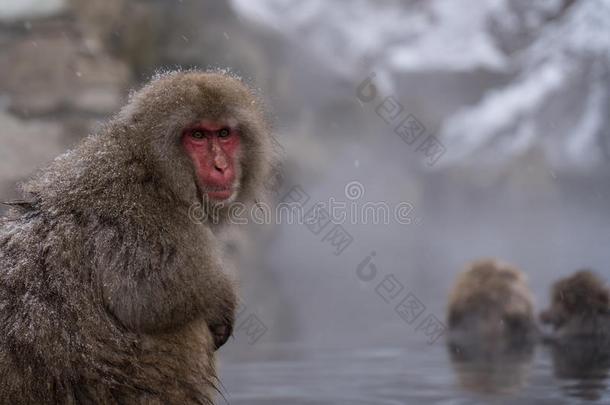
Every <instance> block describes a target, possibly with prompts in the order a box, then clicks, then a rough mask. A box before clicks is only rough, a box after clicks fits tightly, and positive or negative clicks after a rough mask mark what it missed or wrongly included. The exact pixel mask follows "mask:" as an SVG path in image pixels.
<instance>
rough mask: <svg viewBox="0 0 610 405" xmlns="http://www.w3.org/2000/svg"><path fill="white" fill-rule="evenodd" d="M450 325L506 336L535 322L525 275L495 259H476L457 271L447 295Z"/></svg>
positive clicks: (529, 328)
mask: <svg viewBox="0 0 610 405" xmlns="http://www.w3.org/2000/svg"><path fill="white" fill-rule="evenodd" d="M448 323H449V328H450V329H451V330H452V331H460V330H465V331H469V332H474V333H480V334H481V335H483V336H485V335H491V336H498V337H501V336H506V335H512V334H520V333H522V332H526V333H527V332H529V331H530V330H531V329H532V327H533V326H534V316H533V299H532V296H531V293H530V291H529V289H528V287H527V284H526V280H525V276H524V275H523V273H522V272H520V271H519V270H518V269H516V268H514V267H512V266H510V265H508V264H504V263H501V262H498V261H496V260H479V261H476V262H474V263H472V264H471V265H469V266H468V268H467V269H466V271H464V272H463V273H462V274H460V275H459V277H458V280H457V282H456V284H455V287H454V289H453V292H452V293H451V295H450V299H449V311H448Z"/></svg>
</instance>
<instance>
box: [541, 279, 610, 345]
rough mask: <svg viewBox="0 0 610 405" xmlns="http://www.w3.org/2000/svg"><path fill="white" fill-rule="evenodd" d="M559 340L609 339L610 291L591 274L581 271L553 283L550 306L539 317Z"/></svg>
mask: <svg viewBox="0 0 610 405" xmlns="http://www.w3.org/2000/svg"><path fill="white" fill-rule="evenodd" d="M540 320H541V321H542V322H543V323H547V324H550V325H551V326H552V327H553V329H554V334H555V335H556V336H558V337H562V336H565V337H569V336H574V337H575V336H583V337H584V336H595V335H603V336H605V337H607V338H610V290H609V289H608V287H606V286H605V285H604V282H603V281H602V280H601V279H600V278H599V277H598V276H597V275H596V274H595V273H593V272H591V271H588V270H581V271H578V272H576V273H575V274H573V275H572V276H570V277H566V278H564V279H561V280H559V281H557V282H556V283H555V284H553V288H552V290H551V307H550V308H549V309H548V310H546V311H544V312H542V313H541V314H540Z"/></svg>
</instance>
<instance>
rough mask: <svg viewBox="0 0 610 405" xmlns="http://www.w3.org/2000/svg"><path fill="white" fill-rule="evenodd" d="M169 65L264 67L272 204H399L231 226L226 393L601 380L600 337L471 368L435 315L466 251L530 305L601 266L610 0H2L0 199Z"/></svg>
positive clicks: (540, 390)
mask: <svg viewBox="0 0 610 405" xmlns="http://www.w3.org/2000/svg"><path fill="white" fill-rule="evenodd" d="M178 67H181V68H192V67H196V68H203V69H207V68H229V69H230V70H231V71H232V72H234V73H236V74H238V75H240V76H242V77H243V78H244V79H245V80H246V81H247V82H248V83H250V84H251V85H252V86H254V87H255V88H257V89H260V92H261V94H262V95H263V96H264V97H265V101H266V103H267V105H268V107H269V108H268V109H269V111H270V112H271V115H272V118H273V121H274V128H275V132H276V136H277V138H278V141H279V143H280V144H281V145H282V147H283V155H284V156H283V168H282V176H281V181H280V185H279V187H278V189H277V190H275V192H274V195H273V198H272V201H270V202H271V203H278V202H280V201H298V202H299V204H302V205H303V206H304V208H305V210H307V209H309V208H310V207H312V206H314V205H315V203H316V202H328V201H329V199H331V198H333V199H335V200H336V201H340V202H341V201H342V202H346V203H349V204H350V206H357V207H362V206H363V205H364V204H367V203H368V204H377V203H384V204H386V205H387V206H388V207H390V208H391V209H392V211H391V214H392V215H391V216H390V218H389V220H388V221H378V222H380V223H376V224H375V223H371V221H369V222H368V223H365V222H366V221H361V220H356V221H346V222H345V223H343V224H342V225H341V226H340V227H337V226H336V225H335V223H329V224H326V225H325V226H324V224H323V223H320V224H318V225H317V226H307V225H305V224H302V223H301V224H299V223H292V224H290V223H286V222H288V221H282V223H279V224H265V225H257V224H252V223H251V224H249V225H248V226H246V227H243V228H242V229H235V230H232V231H231V232H229V233H227V235H225V236H224V237H225V239H226V254H227V262H228V263H230V264H231V267H232V268H234V269H236V270H235V271H236V272H237V274H238V277H239V280H240V290H241V291H240V295H241V297H242V302H243V304H242V307H241V310H240V314H239V317H238V323H237V327H236V330H235V336H234V339H233V340H232V341H230V343H229V344H228V345H227V346H225V347H223V348H222V350H221V351H220V363H221V377H222V382H223V386H222V387H221V392H222V394H223V396H224V400H225V401H226V402H227V403H230V404H292V403H294V404H360V403H361V404H405V403H445V404H461V403H489V402H494V403H534V402H535V403H549V404H551V403H552V404H561V403H573V402H575V401H576V402H578V401H593V402H598V403H609V402H610V389H609V388H608V381H607V377H608V373H609V369H610V360H609V359H608V358H607V357H603V356H600V355H598V354H595V353H593V354H591V355H590V356H589V357H587V358H581V357H579V358H576V359H574V358H567V359H566V358H565V357H561V356H562V354H561V353H557V352H554V351H552V350H550V349H549V348H546V347H543V346H541V347H537V348H536V349H535V350H534V351H533V352H531V353H526V355H524V356H520V357H519V358H518V359H516V360H514V361H512V362H501V361H500V362H495V363H494V362H491V363H490V362H488V363H486V364H485V365H484V367H482V368H480V367H479V368H477V367H470V368H464V367H463V366H462V365H460V364H459V363H456V361H455V359H454V358H453V357H451V356H450V355H449V354H448V352H447V349H446V347H445V342H444V336H443V334H444V322H445V311H446V305H447V294H448V292H449V290H450V288H451V285H452V283H453V281H454V279H455V276H456V274H457V273H458V272H459V271H460V270H462V268H463V267H464V265H465V264H466V263H467V262H469V261H471V260H473V259H477V258H480V257H498V258H500V259H502V260H505V261H507V262H509V263H512V264H514V265H516V266H518V267H519V268H521V269H522V270H523V271H524V272H525V273H526V274H527V276H528V279H529V284H530V287H531V288H532V290H533V293H534V295H535V297H536V308H537V310H541V309H543V308H544V307H545V306H546V305H548V289H549V286H550V285H551V283H552V282H554V281H555V280H556V279H558V278H560V277H563V276H565V275H567V274H570V273H572V272H573V271H575V270H577V269H580V268H583V267H588V268H592V269H594V270H596V271H597V272H598V273H599V274H600V275H602V277H604V278H605V279H606V280H607V281H608V279H610V267H609V264H608V262H609V261H608V259H609V258H610V217H609V215H608V214H609V213H610V1H608V0H539V1H536V2H531V1H528V0H491V1H486V2H477V3H476V5H475V3H466V2H457V1H451V0H428V1H424V0H378V1H375V0H351V1H339V0H334V1H322V0H301V1H297V0H248V1H247V0H232V1H227V2H223V1H212V0H199V1H198V0H133V1H127V0H0V200H2V201H6V200H10V199H12V198H16V197H18V196H19V194H18V192H17V188H16V185H17V184H18V183H19V182H20V181H23V180H26V179H27V178H28V176H29V175H31V174H32V172H33V171H35V170H36V169H37V168H40V167H43V166H44V165H45V164H46V163H48V162H50V161H51V160H52V159H53V158H54V157H55V156H57V155H58V154H60V153H62V152H63V151H65V150H67V149H69V148H70V147H72V146H73V145H75V144H76V143H77V142H78V141H79V140H80V139H82V138H83V137H84V136H86V135H87V134H90V133H92V132H95V130H96V128H98V127H99V125H100V123H101V122H103V120H105V119H106V118H108V117H109V116H111V115H112V114H113V113H114V112H116V111H117V110H118V109H119V108H120V107H121V105H122V104H123V103H124V102H125V100H126V97H127V95H128V94H129V91H130V90H131V89H135V88H138V86H140V85H141V84H142V83H144V82H146V81H148V80H149V79H150V77H151V76H152V75H153V74H154V73H155V72H160V71H165V70H169V69H174V68H178ZM398 206H403V207H407V210H406V215H405V216H403V218H402V219H403V220H401V221H397V220H396V218H395V216H394V215H393V213H394V208H395V207H398ZM2 209H3V208H0V210H2ZM403 213H405V211H403ZM219 401H220V402H221V403H222V402H223V399H222V398H221V399H220V400H219Z"/></svg>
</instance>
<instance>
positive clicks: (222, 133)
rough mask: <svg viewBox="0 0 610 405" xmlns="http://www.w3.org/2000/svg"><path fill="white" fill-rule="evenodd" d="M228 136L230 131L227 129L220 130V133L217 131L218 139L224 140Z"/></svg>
mask: <svg viewBox="0 0 610 405" xmlns="http://www.w3.org/2000/svg"><path fill="white" fill-rule="evenodd" d="M229 135H231V131H230V130H229V128H222V129H221V130H220V131H218V137H219V138H226V137H228V136H229Z"/></svg>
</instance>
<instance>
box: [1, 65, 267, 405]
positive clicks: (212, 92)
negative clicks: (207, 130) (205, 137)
mask: <svg viewBox="0 0 610 405" xmlns="http://www.w3.org/2000/svg"><path fill="white" fill-rule="evenodd" d="M228 118H233V119H236V120H237V121H238V123H239V128H240V131H241V134H242V145H243V146H244V147H243V150H244V151H245V153H244V154H243V156H242V158H241V160H242V161H241V165H242V167H243V170H242V171H241V173H242V176H241V179H240V180H241V191H240V193H239V195H238V197H237V201H239V202H249V201H252V200H253V199H255V198H257V193H259V192H260V191H261V190H262V186H263V184H264V183H265V182H266V181H267V180H268V177H269V176H270V171H271V169H272V157H271V155H270V151H271V145H272V143H271V136H270V134H269V131H268V127H267V125H266V123H265V120H264V115H263V110H262V106H261V103H260V101H259V100H258V99H257V98H256V97H255V96H254V95H253V93H252V91H250V90H249V89H248V88H247V87H246V86H245V85H243V84H242V83H241V82H240V81H239V80H238V79H236V78H233V77H231V76H229V75H226V74H222V73H214V72H210V73H202V72H197V71H189V72H171V73H167V74H163V75H159V76H158V77H156V78H155V79H154V80H153V81H152V82H151V83H149V84H148V85H147V86H145V87H144V88H143V89H142V90H140V91H138V92H136V93H134V94H133V95H132V96H131V97H130V101H129V103H128V104H127V106H126V107H125V108H123V109H122V110H121V112H120V113H119V114H118V115H117V116H116V117H115V118H113V119H112V120H111V121H110V122H109V123H108V124H107V125H106V126H105V128H104V129H103V130H102V131H100V133H99V134H96V135H93V136H90V137H88V138H87V139H86V140H85V141H84V142H83V143H82V144H81V145H80V146H79V147H77V148H76V149H75V150H73V151H71V152H68V153H66V154H65V155H63V156H61V157H59V158H58V159H56V161H55V162H54V163H53V164H52V165H51V166H50V167H49V168H48V169H46V170H44V171H42V172H41V173H40V174H39V175H37V176H36V177H35V178H34V179H33V180H31V181H30V182H29V183H27V184H26V185H25V186H24V192H25V194H26V196H25V197H26V200H27V203H21V205H20V206H19V207H17V208H15V209H14V210H13V211H12V213H11V214H10V215H9V216H8V217H6V218H4V219H2V220H1V222H0V330H1V331H2V332H1V333H0V376H2V377H1V378H0V403H2V404H4V403H6V404H9V403H10V404H206V403H212V398H213V389H214V387H215V384H216V377H215V367H214V358H213V350H214V342H213V337H212V336H211V334H210V330H209V328H208V327H212V328H213V327H217V326H226V327H230V326H231V324H232V322H233V319H234V311H235V305H236V296H235V292H234V287H233V284H232V282H231V280H230V279H229V278H228V277H227V276H226V275H225V274H224V273H223V272H222V269H221V267H222V264H221V263H220V260H219V257H220V251H219V246H218V242H217V239H216V235H215V234H214V232H215V229H216V227H215V226H210V225H209V223H208V224H206V223H204V224H201V223H198V222H195V221H192V220H190V219H189V215H188V213H189V207H191V206H192V205H193V204H196V203H198V202H200V201H201V199H202V197H201V196H200V195H199V192H198V189H197V186H196V182H195V177H194V176H195V175H194V170H193V167H192V164H191V162H190V160H189V159H188V158H187V157H186V154H185V153H184V151H183V150H182V148H181V145H180V135H181V129H182V128H184V127H185V126H186V125H187V124H189V123H191V122H193V121H195V120H198V119H211V120H218V119H228ZM220 220H222V218H220Z"/></svg>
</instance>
